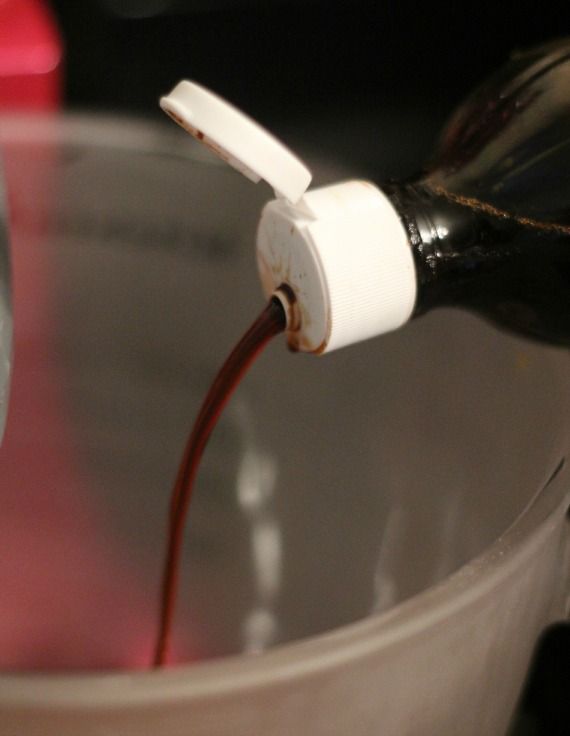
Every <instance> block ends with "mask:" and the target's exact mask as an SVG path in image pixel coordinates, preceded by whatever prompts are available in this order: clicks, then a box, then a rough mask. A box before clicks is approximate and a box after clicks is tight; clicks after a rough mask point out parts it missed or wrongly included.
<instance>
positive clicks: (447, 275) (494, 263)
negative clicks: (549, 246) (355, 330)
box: [385, 181, 512, 316]
mask: <svg viewBox="0 0 570 736" xmlns="http://www.w3.org/2000/svg"><path fill="white" fill-rule="evenodd" d="M385 192H386V194H387V195H388V197H389V198H390V200H391V202H392V204H393V205H394V207H395V208H396V210H397V211H398V213H399V215H400V217H401V218H402V221H403V223H404V225H405V227H406V230H407V232H408V238H409V242H410V246H411V249H412V253H413V257H414V262H415V267H416V274H417V281H418V291H417V298H416V305H415V309H414V316H416V315H419V314H423V313H424V312H426V311H428V310H430V309H432V308H434V307H437V306H451V305H459V306H461V305H463V306H469V305H470V304H471V302H472V300H473V299H477V298H479V296H480V294H481V290H482V285H483V284H482V282H487V286H488V283H489V282H490V281H492V278H493V274H494V273H496V271H497V269H498V268H500V266H501V264H502V263H503V262H504V261H505V260H506V259H507V258H508V257H509V255H510V254H511V252H512V248H511V247H509V245H508V241H509V240H510V237H508V236H507V233H506V231H505V233H501V229H502V227H501V223H497V222H496V221H493V218H488V217H485V216H484V215H483V214H482V213H481V212H480V211H478V210H475V209H473V208H471V207H469V205H468V204H467V203H462V202H458V201H457V200H456V199H452V198H451V197H448V196H445V195H444V194H442V193H441V192H435V191H433V190H432V189H430V188H429V186H428V185H426V184H425V183H424V182H422V181H416V182H412V183H407V184H403V185H401V184H391V185H389V186H387V187H385ZM495 219H496V218H495ZM503 241H504V245H503V244H502V243H503Z"/></svg>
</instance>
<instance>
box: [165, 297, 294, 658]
mask: <svg viewBox="0 0 570 736" xmlns="http://www.w3.org/2000/svg"><path fill="white" fill-rule="evenodd" d="M285 326H286V318H285V313H284V311H283V307H282V306H281V304H280V302H279V301H278V300H277V299H272V300H271V301H270V302H269V304H268V305H267V306H266V307H265V309H264V310H263V312H262V313H261V314H260V315H259V317H258V318H257V319H256V320H255V322H254V323H253V324H252V326H251V327H250V328H249V330H248V331H247V332H246V333H245V335H244V336H243V337H242V339H241V340H240V341H239V343H238V344H237V345H236V347H235V348H234V349H233V351H232V352H231V353H230V355H229V357H228V359H227V360H226V362H225V363H224V365H223V366H222V369H221V370H220V372H219V373H218V375H217V376H216V378H215V380H214V382H213V384H212V386H211V387H210V390H209V391H208V393H207V395H206V398H205V399H204V403H203V404H202V407H201V409H200V412H199V414H198V416H197V418H196V421H195V423H194V427H193V429H192V432H191V433H190V436H189V438H188V442H187V444H186V448H185V450H184V454H183V456H182V460H181V462H180V467H179V468H178V475H177V477H176V482H175V484H174V489H173V492H172V499H171V503H170V517H169V530H168V548H167V554H166V560H165V563H164V569H163V578H162V591H161V599H160V624H159V630H158V635H157V639H156V647H155V652H154V666H155V667H160V666H162V665H164V664H166V662H167V660H168V654H169V647H170V639H171V635H172V624H173V620H174V612H175V607H176V598H177V593H178V580H179V573H180V558H181V554H182V546H183V540H184V526H185V522H186V517H187V514H188V507H189V505H190V499H191V497H192V489H193V486H194V481H195V479H196V474H197V472H198V466H199V464H200V459H201V457H202V454H203V452H204V449H205V447H206V444H207V442H208V439H209V438H210V435H211V433H212V430H213V429H214V427H215V425H216V422H217V421H218V418H219V416H220V414H221V413H222V411H223V409H224V407H225V406H226V404H227V403H228V401H229V399H230V397H231V396H232V394H233V392H234V390H235V389H236V387H237V386H238V384H239V382H240V380H241V379H242V377H243V376H244V374H245V373H246V371H247V369H248V368H249V367H250V365H251V364H252V363H253V361H254V360H255V358H256V357H257V356H258V355H259V353H260V352H261V351H262V350H263V348H264V347H265V346H266V345H267V343H268V342H269V341H270V340H271V338H272V337H274V336H275V335H277V334H279V333H280V332H283V330H284V329H285Z"/></svg>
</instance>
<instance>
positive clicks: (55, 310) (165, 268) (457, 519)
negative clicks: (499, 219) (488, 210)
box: [0, 119, 568, 670]
mask: <svg viewBox="0 0 570 736" xmlns="http://www.w3.org/2000/svg"><path fill="white" fill-rule="evenodd" d="M2 135H3V136H4V138H3V141H2V143H3V149H4V159H5V166H6V171H7V177H8V188H9V198H10V210H11V230H12V241H13V277H14V308H15V331H16V332H15V334H16V344H15V362H14V376H13V386H12V399H11V404H10V412H9V416H8V425H7V432H6V437H5V440H4V445H3V447H2V449H1V451H0V485H1V488H2V491H1V493H2V498H3V511H2V513H1V514H0V540H1V542H0V545H1V548H2V554H1V555H0V586H1V589H2V591H3V595H2V606H1V607H0V668H2V669H4V670H65V669H108V668H126V669H129V668H144V667H146V666H148V664H149V662H150V659H151V653H152V648H153V642H154V637H155V635H156V627H157V617H158V599H159V583H160V573H161V566H162V562H163V557H164V550H165V542H166V520H167V512H168V502H169V495H170V491H171V487H172V484H173V480H174V477H175V473H176V468H177V463H178V460H179V458H180V455H181V452H182V448H183V446H184V443H185V439H186V436H187V433H188V432H189V430H190V428H191V425H192V422H193V418H194V415H195V413H196V411H197V409H198V406H199V403H200V400H201V398H202V397H203V394H204V392H205V391H206V390H207V388H208V385H209V382H210V381H211V380H212V378H213V376H214V374H215V372H216V370H217V369H218V367H219V366H220V364H221V362H222V361H223V360H224V358H225V357H226V355H227V354H228V352H229V350H230V349H231V348H232V347H233V345H234V344H235V342H236V341H237V339H238V338H239V337H240V336H241V334H242V333H243V332H244V330H245V329H246V328H247V327H248V326H249V324H250V323H251V322H252V321H253V319H254V318H255V316H256V315H257V313H258V312H259V311H260V310H261V308H262V307H263V298H262V296H261V288H260V286H259V283H258V278H257V274H256V266H255V254H254V240H255V228H256V223H257V219H258V217H259V212H260V209H261V207H262V205H263V203H264V201H265V200H266V199H267V198H268V196H269V193H268V190H265V189H262V188H260V187H254V186H251V185H249V184H248V183H247V182H244V180H243V179H242V177H240V176H239V175H237V174H235V173H234V172H232V171H231V170H230V169H228V168H227V167H225V166H223V164H219V163H217V162H216V161H215V160H213V159H211V158H210V157H209V156H208V154H204V152H203V151H202V150H201V149H200V147H199V146H197V145H194V144H192V143H191V142H189V141H186V139H184V140H183V139H182V138H181V137H178V135H177V134H176V133H174V134H173V133H171V132H170V130H169V131H168V132H166V131H165V129H164V128H162V127H160V128H154V127H152V126H146V125H142V126H141V125H140V124H136V125H135V124H131V123H129V122H125V121H106V122H97V121H95V122H94V121H91V120H89V119H76V120H73V119H70V120H67V121H66V120H61V121H60V122H59V123H54V122H52V123H51V124H50V125H49V126H48V125H46V124H45V123H41V122H37V121H35V122H34V121H28V122H27V123H25V124H24V123H23V122H20V123H19V124H18V125H15V126H13V127H12V128H10V126H8V127H7V128H6V129H5V130H4V132H3V134H2ZM314 168H315V170H316V171H317V174H318V175H317V180H319V179H320V180H321V181H323V182H324V181H334V180H335V179H338V178H341V177H344V176H345V172H341V171H335V170H332V169H327V168H326V167H323V166H321V167H319V165H318V162H317V163H316V164H315V165H314ZM566 374H567V366H566V359H565V356H564V355H562V354H561V353H559V352H558V351H556V350H553V349H547V348H545V347H541V346H537V345H533V344H531V343H529V342H526V341H523V340H520V339H517V338H513V337H511V336H507V335H505V334H501V333H499V332H497V331H496V330H495V329H494V328H493V327H490V326H488V325H487V324H485V323H484V322H482V321H481V320H479V319H478V318H477V317H474V316H472V315H468V314H464V313H460V312H457V311H442V312H438V313H435V314H433V315H431V316H430V317H428V318H422V319H420V320H418V321H417V322H416V323H415V324H413V325H411V326H409V327H406V328H405V329H403V330H401V331H400V332H398V333H397V334H392V335H388V336H385V337H383V338H380V339H376V340H373V341H370V342H367V343H364V344H361V345H358V346H354V347H352V348H348V349H345V350H341V351H339V352H338V353H333V354H331V355H327V356H324V357H315V356H307V355H298V354H291V353H290V352H289V351H288V350H287V349H286V345H285V340H284V338H277V339H276V340H275V341H274V343H273V344H272V345H271V346H270V347H269V348H268V349H267V351H266V353H264V354H263V355H262V357H261V358H260V359H259V361H258V362H257V364H256V365H255V366H254V368H253V370H252V371H251V373H250V375H249V376H248V377H247V378H246V379H245V381H244V384H243V386H242V387H241V388H240V389H239V390H238V392H237V394H236V396H235V397H234V399H233V400H232V402H231V404H230V406H229V407H228V410H227V411H226V413H225V415H224V417H223V418H222V420H221V422H220V425H219V427H218V428H217V430H216V432H215V434H214V436H213V438H212V440H211V442H210V444H209V446H208V449H207V451H206V454H205V456H204V460H203V465H202V468H201V471H200V474H199V478H198V482H197V488H196V492H195V495H194V499H193V502H192V507H191V511H190V519H189V528H188V531H187V534H186V542H185V549H184V562H183V573H182V581H181V586H180V599H179V602H178V607H177V615H176V626H175V636H174V643H173V661H176V662H186V661H195V660H199V659H206V658H212V657H219V656H223V655H227V654H235V653H239V652H247V653H255V652H260V651H264V650H265V649H267V648H268V647H271V646H275V645H277V644H281V643H284V642H288V641H292V640H296V639H301V638H305V637H309V636H312V635H315V634H318V633H321V632H324V631H328V630H331V629H333V628H335V627H339V626H342V625H344V624H346V623H350V622H353V621H356V620H358V619H361V618H363V617H366V616H370V615H378V614H381V612H383V611H385V610H388V609H389V608H391V607H392V606H394V605H395V604H397V603H399V602H400V601H402V600H404V599H406V598H409V597H410V596H412V595H414V594H416V593H418V592H420V591H422V590H425V589H427V588H428V587H430V586H431V585H433V584H434V583H436V582H437V581H439V580H442V579H443V578H444V577H445V576H447V575H449V574H450V573H451V572H453V571H455V570H457V569H458V568H459V567H460V566H461V565H462V564H463V563H465V562H466V561H468V560H470V559H472V558H473V557H475V556H476V555H478V554H479V553H481V552H482V551H483V550H484V549H485V548H486V547H487V546H488V545H489V544H490V543H491V542H493V541H494V540H495V539H496V538H497V537H498V536H499V535H500V534H501V533H502V532H503V531H504V530H505V529H506V528H507V527H508V526H509V525H510V524H511V523H512V522H513V521H514V519H515V518H516V517H517V515H518V514H519V513H520V512H521V511H522V510H523V508H524V507H525V505H526V504H527V502H528V501H529V499H530V498H531V497H532V496H533V494H534V492H535V491H536V490H537V489H538V488H539V487H540V485H541V484H542V483H543V482H544V480H545V478H546V477H548V475H549V473H550V472H551V471H552V468H553V467H554V466H555V464H556V463H557V462H558V460H559V457H558V456H557V452H558V449H557V448H558V447H559V445H560V442H559V441H558V440H559V438H560V437H561V436H562V433H563V429H562V428H563V418H564V414H565V411H566V409H567V407H565V406H563V401H564V394H565V393H568V392H567V377H566ZM564 387H566V390H565V389H564Z"/></svg>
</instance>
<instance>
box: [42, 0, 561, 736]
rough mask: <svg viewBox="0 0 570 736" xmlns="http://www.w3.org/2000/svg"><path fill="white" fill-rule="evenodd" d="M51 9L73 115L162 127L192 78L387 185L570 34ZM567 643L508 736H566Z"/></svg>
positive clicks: (419, 21)
mask: <svg viewBox="0 0 570 736" xmlns="http://www.w3.org/2000/svg"><path fill="white" fill-rule="evenodd" d="M51 5H52V8H53V10H54V12H55V14H56V17H57V20H58V23H59V26H60V29H61V32H62V35H63V39H64V44H65V49H66V53H65V59H66V64H65V102H66V105H67V106H68V107H71V108H81V109H88V110H98V111H99V110H105V111H110V112H119V113H136V114H138V115H142V116H146V117H149V118H157V119H159V118H160V116H161V113H160V112H159V110H158V107H157V98H158V97H159V96H160V95H161V94H163V93H165V92H167V91H168V90H169V89H170V88H171V87H172V86H173V85H174V83H176V82H177V81H178V80H179V79H180V78H183V77H186V78H190V79H194V80H196V81H198V82H200V83H202V84H204V85H206V86H209V87H211V88H213V89H214V90H215V91H217V92H218V93H220V94H221V95H222V96H224V97H227V98H228V99H230V100H231V101H232V102H234V103H235V104H236V105H237V106H238V107H241V108H243V109H245V110H246V111H247V112H248V113H249V114H250V115H252V116H253V117H254V118H256V119H258V120H259V121H260V122H262V123H264V124H266V125H267V126H269V127H270V128H271V129H272V130H273V131H274V132H275V133H276V134H278V135H279V136H282V137H283V138H285V140H286V141H287V142H288V143H290V144H291V145H292V146H293V147H294V148H299V149H300V150H301V152H302V153H305V152H308V154H309V157H311V156H313V157H315V158H316V159H319V158H320V159H324V160H330V161H335V162H339V163H341V164H343V165H344V166H345V167H346V169H347V170H348V171H351V172H353V173H354V174H355V175H369V176H377V177H379V178H384V177H388V176H401V175H406V174H411V173H413V171H414V170H415V169H417V168H418V167H419V166H421V164H422V162H423V161H424V160H425V158H426V157H427V156H428V155H429V151H430V149H431V147H432V146H433V144H434V142H435V140H436V139H437V133H438V130H439V129H440V127H441V125H442V124H443V122H444V121H445V119H446V117H447V115H448V113H449V112H450V111H451V110H452V109H453V107H454V106H455V105H456V104H457V103H458V102H459V101H460V100H461V99H462V97H463V96H464V95H465V94H466V93H467V92H468V91H469V90H470V89H471V88H472V87H473V86H474V85H475V84H476V83H477V82H478V81H479V80H481V79H483V78H484V77H485V76H486V75H487V74H489V73H490V72H492V71H493V70H494V69H495V68H496V67H497V66H499V65H500V64H501V63H502V62H503V61H504V60H505V59H506V58H507V57H508V55H509V53H510V52H511V51H512V50H514V49H517V48H522V47H525V46H530V45H534V44H537V43H541V42H543V41H547V40H549V39H552V38H556V37H560V36H564V35H566V34H568V33H570V7H569V5H568V4H567V3H559V2H558V3H554V2H550V3H549V2H541V3H538V2H535V3H532V2H524V1H521V2H518V3H509V2H503V3H499V2H479V3H475V2H460V1H459V2H456V3H455V4H454V5H450V4H447V3H436V2H429V1H428V2H420V1H419V0H378V1H377V2H369V1H367V0H352V1H351V2H331V1H329V2H326V1H325V0H264V1H261V0H259V1H257V2H256V1H255V0H82V1H81V2H78V0H53V1H52V3H51ZM568 93H569V94H570V90H569V92H568ZM569 640H570V629H569V628H568V626H562V625H560V626H557V627H554V628H553V629H552V630H551V631H550V632H548V634H547V635H546V636H545V637H544V641H543V642H542V644H541V645H540V646H539V647H538V648H537V657H536V662H535V667H534V669H533V672H532V674H531V675H530V677H529V682H528V686H527V691H526V693H525V696H524V698H523V701H522V704H521V708H520V710H519V713H518V715H517V718H516V723H515V724H514V725H513V734H512V736H536V735H538V734H540V735H542V734H549V735H553V734H568V733H570V720H569V719H568V717H567V716H568V708H569V703H570V641H569ZM497 697H500V693H497ZM485 736H486V735H485ZM490 736H491V735H490Z"/></svg>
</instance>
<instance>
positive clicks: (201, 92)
mask: <svg viewBox="0 0 570 736" xmlns="http://www.w3.org/2000/svg"><path fill="white" fill-rule="evenodd" d="M160 106H161V107H162V109H163V110H164V111H165V112H166V113H167V114H168V115H170V117H171V118H173V119H174V120H175V121H176V122H177V123H178V124H179V125H181V126H182V127H183V128H184V129H185V130H187V131H188V132H189V133H191V134H192V135H193V136H194V137H195V138H197V139H198V140H200V141H201V142H202V143H204V144H205V145H206V146H208V148H210V149H211V150H212V151H213V152H214V153H216V154H217V155H218V156H220V158H222V159H224V161H227V162H228V163H229V164H230V165H231V166H233V167H234V168H235V169H237V170H238V171H241V173H242V174H245V176H247V177H248V178H249V179H251V180H252V181H254V182H258V181H259V180H260V179H263V180H264V181H266V182H267V183H268V184H269V185H270V186H271V187H273V190H274V191H275V194H276V196H277V197H286V198H287V199H288V200H289V201H290V202H297V201H298V200H299V199H300V198H301V197H302V196H303V193H304V192H305V191H306V189H307V188H308V186H309V184H310V183H311V172H310V171H309V169H308V168H307V167H306V166H305V165H304V164H303V163H302V162H301V161H300V160H299V159H298V158H297V157H296V156H295V155H294V154H293V153H291V151H290V150H289V149H288V148H287V147H286V146H284V145H283V144H282V143H281V142H280V141H278V140H277V138H275V137H274V136H272V135H271V134H270V133H268V132H267V131H266V130H265V129H264V128H262V127H261V126H260V125H258V124H257V123H255V122H254V121H253V120H251V118H249V117H247V115H244V114H243V113H242V112H240V111H239V110H237V109H236V108H235V107H233V105H230V104H229V103H228V102H226V101H225V100H222V98H221V97H218V96H217V95H215V94H214V93H213V92H210V91H209V90H207V89H205V88H204V87H201V86H200V85H199V84H196V83H195V82H188V81H182V82H179V83H178V84H177V85H176V87H174V89H173V90H172V92H171V93H170V94H169V95H166V96H165V97H162V98H161V99H160Z"/></svg>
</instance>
